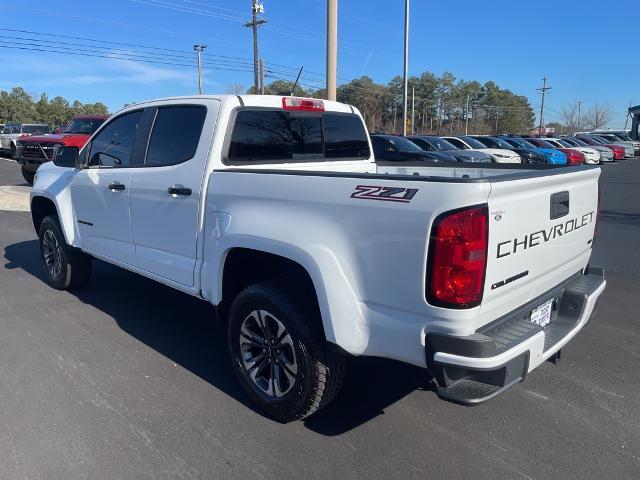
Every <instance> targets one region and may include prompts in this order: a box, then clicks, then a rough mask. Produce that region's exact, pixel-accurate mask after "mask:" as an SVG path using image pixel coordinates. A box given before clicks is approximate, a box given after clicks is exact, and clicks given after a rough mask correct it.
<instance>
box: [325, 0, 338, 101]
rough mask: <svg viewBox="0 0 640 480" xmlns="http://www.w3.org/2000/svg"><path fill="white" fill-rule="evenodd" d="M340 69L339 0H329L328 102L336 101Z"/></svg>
mask: <svg viewBox="0 0 640 480" xmlns="http://www.w3.org/2000/svg"><path fill="white" fill-rule="evenodd" d="M337 69H338V0H327V100H333V101H335V100H336V82H337V76H338V75H337Z"/></svg>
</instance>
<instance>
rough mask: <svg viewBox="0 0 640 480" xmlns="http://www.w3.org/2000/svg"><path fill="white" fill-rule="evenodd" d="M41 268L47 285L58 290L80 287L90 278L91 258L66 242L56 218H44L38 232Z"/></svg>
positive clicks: (51, 216)
mask: <svg viewBox="0 0 640 480" xmlns="http://www.w3.org/2000/svg"><path fill="white" fill-rule="evenodd" d="M38 236H39V237H40V254H41V259H42V268H43V270H44V274H45V277H46V280H47V283H48V284H49V285H51V286H52V287H53V288H56V289H58V290H68V289H71V288H75V287H80V286H82V285H84V284H85V283H87V282H88V281H89V277H90V276H91V257H89V256H88V255H86V254H84V253H82V252H78V251H75V250H73V249H72V248H71V247H70V246H69V245H68V244H67V242H66V240H65V238H64V235H63V233H62V229H61V228H60V223H59V222H58V217H56V216H53V215H50V216H48V217H45V218H44V220H42V223H41V224H40V229H39V231H38Z"/></svg>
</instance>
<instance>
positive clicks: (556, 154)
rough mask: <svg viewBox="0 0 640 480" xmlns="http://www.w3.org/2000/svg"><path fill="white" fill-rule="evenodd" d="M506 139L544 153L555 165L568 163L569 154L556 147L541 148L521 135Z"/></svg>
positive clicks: (510, 142)
mask: <svg viewBox="0 0 640 480" xmlns="http://www.w3.org/2000/svg"><path fill="white" fill-rule="evenodd" d="M504 140H505V141H506V142H507V143H509V144H511V145H514V146H515V145H518V146H519V147H520V148H528V149H530V150H535V151H536V152H538V153H541V154H543V155H544V156H545V158H546V159H547V163H553V164H555V165H566V163H567V155H566V154H565V153H563V152H561V151H559V150H557V149H555V148H541V147H538V146H536V145H534V144H533V143H530V142H527V141H526V140H525V139H524V138H520V137H505V138H504Z"/></svg>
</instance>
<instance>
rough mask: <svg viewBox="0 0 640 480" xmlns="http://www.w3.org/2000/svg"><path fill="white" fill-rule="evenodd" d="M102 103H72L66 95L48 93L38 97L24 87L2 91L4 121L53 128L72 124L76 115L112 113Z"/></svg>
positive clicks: (1, 117)
mask: <svg viewBox="0 0 640 480" xmlns="http://www.w3.org/2000/svg"><path fill="white" fill-rule="evenodd" d="M108 113H109V109H108V108H107V106H106V105H105V104H103V103H101V102H97V103H82V102H80V101H78V100H74V101H73V102H70V101H69V100H67V99H66V98H64V97H60V96H57V97H54V98H52V99H49V97H48V96H47V94H46V93H43V94H41V95H40V98H38V99H37V100H36V99H35V98H34V97H33V96H31V95H30V94H29V93H27V92H26V91H25V90H24V89H23V88H22V87H14V88H12V89H11V91H9V92H7V91H5V90H1V91H0V123H13V122H15V123H46V124H47V125H50V126H51V127H54V128H55V127H57V126H59V125H62V124H65V123H68V122H69V121H70V120H71V119H72V118H73V117H74V116H75V115H108Z"/></svg>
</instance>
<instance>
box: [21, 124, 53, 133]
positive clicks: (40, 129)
mask: <svg viewBox="0 0 640 480" xmlns="http://www.w3.org/2000/svg"><path fill="white" fill-rule="evenodd" d="M49 132H51V130H50V129H49V125H23V126H22V133H49Z"/></svg>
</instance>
